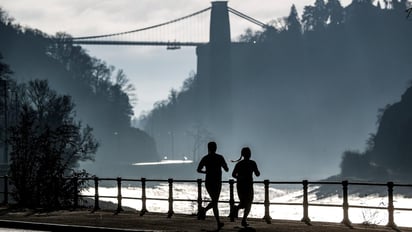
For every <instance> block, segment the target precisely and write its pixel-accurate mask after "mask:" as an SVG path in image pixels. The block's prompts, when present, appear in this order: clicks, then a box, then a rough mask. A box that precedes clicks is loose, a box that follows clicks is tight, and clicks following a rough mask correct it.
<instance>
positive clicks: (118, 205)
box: [116, 177, 123, 214]
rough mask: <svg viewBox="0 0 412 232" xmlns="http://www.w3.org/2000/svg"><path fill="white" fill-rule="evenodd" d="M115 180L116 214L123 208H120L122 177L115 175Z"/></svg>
mask: <svg viewBox="0 0 412 232" xmlns="http://www.w3.org/2000/svg"><path fill="white" fill-rule="evenodd" d="M116 181H117V210H116V214H118V213H120V212H121V211H123V208H122V178H121V177H117V179H116Z"/></svg>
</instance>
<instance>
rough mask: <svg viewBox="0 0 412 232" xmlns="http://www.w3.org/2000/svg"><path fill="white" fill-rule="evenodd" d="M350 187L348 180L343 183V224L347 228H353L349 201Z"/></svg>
mask: <svg viewBox="0 0 412 232" xmlns="http://www.w3.org/2000/svg"><path fill="white" fill-rule="evenodd" d="M348 185H349V182H348V181H347V180H344V181H342V191H343V204H342V208H343V220H342V222H341V223H342V224H345V225H346V226H351V224H352V223H351V222H350V220H349V201H348Z"/></svg>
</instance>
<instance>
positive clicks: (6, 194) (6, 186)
mask: <svg viewBox="0 0 412 232" xmlns="http://www.w3.org/2000/svg"><path fill="white" fill-rule="evenodd" d="M7 204H9V177H8V176H4V198H3V205H7Z"/></svg>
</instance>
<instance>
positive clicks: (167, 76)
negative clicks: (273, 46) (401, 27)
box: [0, 0, 350, 116]
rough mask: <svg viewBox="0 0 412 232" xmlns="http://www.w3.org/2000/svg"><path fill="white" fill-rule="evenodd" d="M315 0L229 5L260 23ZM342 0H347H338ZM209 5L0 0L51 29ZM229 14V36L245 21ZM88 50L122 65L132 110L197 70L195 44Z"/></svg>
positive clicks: (131, 20)
mask: <svg viewBox="0 0 412 232" xmlns="http://www.w3.org/2000/svg"><path fill="white" fill-rule="evenodd" d="M314 1H315V0H259V1H246V0H230V1H229V3H228V5H229V6H230V7H232V8H234V9H236V10H238V11H240V12H242V13H245V14H247V15H249V16H251V17H254V18H256V19H258V20H260V21H262V22H264V23H268V22H270V21H272V20H275V19H277V18H281V17H285V16H287V15H288V14H289V11H290V7H291V6H292V4H295V5H296V7H297V9H298V13H299V14H301V13H302V9H303V6H306V5H311V4H313V3H314ZM341 2H342V4H343V5H347V4H348V3H349V2H350V0H341ZM209 6H210V1H208V0H116V1H114V0H41V1H34V0H0V7H1V8H3V10H5V11H7V12H8V13H9V14H10V16H12V17H13V18H15V20H16V22H17V23H20V24H21V25H23V26H29V27H31V28H37V29H39V30H41V31H43V32H46V33H48V34H52V35H54V34H55V33H56V32H67V33H69V34H71V35H72V36H74V37H76V36H86V35H95V34H106V33H114V32H121V31H128V30H133V29H138V28H142V27H146V26H152V25H155V24H159V23H163V22H166V21H169V20H172V19H176V18H179V17H182V16H185V15H188V14H191V13H193V12H195V11H199V10H201V9H204V8H206V7H209ZM230 20H231V33H232V37H237V36H238V35H239V34H240V33H241V32H243V31H244V30H245V29H246V28H248V27H251V28H252V29H258V28H257V27H254V25H252V24H250V23H249V22H247V21H244V20H241V19H238V18H236V21H234V20H233V21H232V17H231V18H230ZM84 47H85V48H86V49H87V50H88V51H89V54H90V55H91V56H94V57H97V58H99V59H102V60H104V61H106V62H107V63H108V64H110V65H114V66H115V67H116V68H119V69H123V70H124V71H125V73H126V74H127V76H128V78H129V79H130V80H131V82H132V83H133V84H134V85H135V87H136V95H137V97H138V102H137V104H136V105H135V114H136V116H139V114H140V113H141V112H142V111H149V110H150V109H151V108H152V106H153V103H154V102H156V101H159V100H162V99H166V98H167V96H168V94H169V91H170V89H172V88H175V89H179V88H180V86H181V84H182V82H183V80H184V79H186V78H187V77H188V76H189V73H190V72H192V71H194V72H196V53H195V48H186V47H183V48H182V49H180V50H173V51H171V50H166V48H164V47H137V46H101V45H100V46H84Z"/></svg>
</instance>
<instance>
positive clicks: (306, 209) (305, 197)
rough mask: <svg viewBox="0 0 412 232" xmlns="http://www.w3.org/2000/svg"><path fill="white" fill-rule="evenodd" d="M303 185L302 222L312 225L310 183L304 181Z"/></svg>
mask: <svg viewBox="0 0 412 232" xmlns="http://www.w3.org/2000/svg"><path fill="white" fill-rule="evenodd" d="M302 185H303V203H302V204H303V218H302V220H301V221H302V222H304V223H306V224H308V225H309V224H310V218H309V200H308V185H309V182H308V181H307V180H303V181H302Z"/></svg>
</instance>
